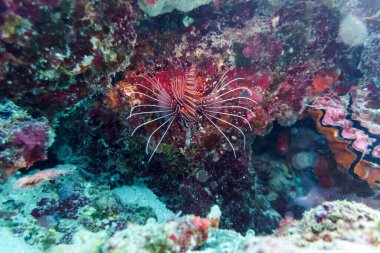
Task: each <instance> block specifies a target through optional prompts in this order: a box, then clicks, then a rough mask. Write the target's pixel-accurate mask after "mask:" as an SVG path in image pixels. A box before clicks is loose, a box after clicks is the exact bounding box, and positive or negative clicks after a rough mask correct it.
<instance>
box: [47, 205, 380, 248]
mask: <svg viewBox="0 0 380 253" xmlns="http://www.w3.org/2000/svg"><path fill="white" fill-rule="evenodd" d="M379 218H380V217H379V213H378V211H375V210H373V209H370V208H368V207H366V206H365V205H362V204H358V203H354V202H347V201H336V202H326V203H324V204H322V205H320V206H318V207H316V208H314V209H312V210H310V211H309V212H307V213H306V214H305V215H304V217H303V218H302V219H301V220H299V221H295V220H292V221H290V222H287V223H284V228H282V229H281V234H277V235H272V236H255V235H254V234H252V233H248V234H247V235H246V236H245V237H243V236H242V235H240V234H239V233H236V232H234V231H230V230H223V229H216V228H211V227H208V222H209V220H207V219H204V218H199V217H197V216H193V215H188V216H184V217H177V218H174V219H171V220H168V221H167V222H165V223H162V224H157V223H155V222H152V221H151V222H148V223H147V224H146V225H144V226H131V227H129V228H127V229H126V230H123V231H120V232H118V233H117V234H115V235H114V236H112V237H110V238H106V236H105V234H103V233H101V232H99V233H96V234H94V233H89V232H86V231H81V232H79V233H77V234H76V236H75V240H74V244H71V245H58V246H56V247H54V248H53V249H52V250H51V251H50V252H52V253H58V252H67V251H71V252H78V253H79V252H98V251H99V250H101V251H102V252H125V251H128V252H141V253H143V252H144V253H148V252H149V253H159V252H163V251H165V252H172V253H179V252H184V251H186V252H198V253H202V252H204V253H206V252H215V253H230V252H237V253H251V252H279V253H289V252H297V253H298V252H300V253H301V252H339V251H341V250H348V252H353V251H351V249H352V250H362V251H365V252H376V251H378V247H379V244H378V240H379V235H378V231H377V228H378V226H379V222H380V219H379ZM84 242H86V243H84ZM354 243H355V244H354Z"/></svg>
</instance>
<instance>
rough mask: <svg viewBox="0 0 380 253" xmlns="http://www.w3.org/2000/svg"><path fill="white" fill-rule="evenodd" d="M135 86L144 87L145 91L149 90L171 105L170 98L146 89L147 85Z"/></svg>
mask: <svg viewBox="0 0 380 253" xmlns="http://www.w3.org/2000/svg"><path fill="white" fill-rule="evenodd" d="M135 86H140V87H143V88H144V89H147V90H149V91H150V92H152V93H153V94H154V95H155V96H156V97H157V98H161V99H163V102H166V103H169V104H170V100H169V98H168V97H164V96H162V95H160V94H158V93H156V92H155V91H154V90H152V89H150V88H148V87H146V86H145V85H142V84H139V83H138V84H136V85H135Z"/></svg>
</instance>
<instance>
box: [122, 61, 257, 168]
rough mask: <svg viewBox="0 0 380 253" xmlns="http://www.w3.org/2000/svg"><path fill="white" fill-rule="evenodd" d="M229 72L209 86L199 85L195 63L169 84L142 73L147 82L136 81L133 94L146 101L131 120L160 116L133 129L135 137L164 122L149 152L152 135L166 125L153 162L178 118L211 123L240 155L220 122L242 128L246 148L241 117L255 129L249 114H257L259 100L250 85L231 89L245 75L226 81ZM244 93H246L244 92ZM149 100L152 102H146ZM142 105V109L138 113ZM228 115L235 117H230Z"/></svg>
mask: <svg viewBox="0 0 380 253" xmlns="http://www.w3.org/2000/svg"><path fill="white" fill-rule="evenodd" d="M227 73H228V71H227V72H225V73H224V74H223V75H222V77H221V78H220V79H219V81H217V82H215V83H214V84H212V85H208V86H207V85H205V87H199V85H198V84H197V82H196V68H195V66H192V67H191V68H190V70H189V71H188V72H186V73H185V74H184V75H180V76H176V77H174V78H172V79H171V80H170V84H169V85H164V84H163V83H162V82H160V80H158V79H157V78H156V77H155V76H153V75H150V76H140V78H142V80H145V82H144V83H143V82H142V83H138V84H136V85H135V90H134V91H133V92H132V93H133V94H134V95H138V96H141V97H142V101H144V103H142V104H138V105H135V106H133V107H132V108H131V111H130V115H129V117H128V119H130V118H132V117H135V116H144V117H145V116H147V115H150V114H153V115H156V116H157V117H156V118H154V119H149V120H147V121H145V122H143V123H141V124H140V125H138V126H137V127H136V128H135V129H134V130H133V131H132V136H133V135H134V134H135V132H136V131H137V130H138V129H140V128H141V127H143V126H146V125H148V124H152V123H156V124H157V122H159V123H160V124H159V125H158V126H157V127H156V128H155V129H154V131H153V132H152V133H151V134H150V136H149V137H148V141H147V143H146V147H145V152H146V153H147V154H149V144H150V142H151V141H152V137H153V136H154V135H155V134H156V133H157V132H158V131H159V130H160V129H162V128H164V127H165V131H164V133H163V134H162V135H161V137H160V139H159V141H158V143H157V144H156V145H155V147H154V149H153V152H152V153H151V155H150V157H149V162H150V160H151V159H152V157H153V155H154V154H155V152H156V151H157V149H158V147H159V146H160V144H161V142H162V141H163V139H164V138H165V136H166V135H167V134H168V132H169V129H170V128H171V127H172V125H173V124H174V122H175V121H177V122H179V123H180V124H181V125H183V126H186V127H188V126H189V125H190V124H192V123H200V124H202V123H204V124H211V125H212V126H213V127H215V128H216V129H217V130H218V132H219V133H220V134H221V135H222V136H223V137H224V138H225V139H226V141H227V142H228V144H229V146H230V147H231V148H232V151H233V153H234V156H235V158H236V152H235V148H234V146H233V145H232V143H231V140H230V138H229V137H227V133H226V132H225V131H223V129H222V127H221V126H220V124H223V125H228V126H230V127H233V128H234V129H236V130H237V131H239V132H240V133H241V135H242V136H243V143H244V144H243V145H244V147H245V142H246V137H245V134H244V131H243V129H242V128H241V127H239V126H238V122H237V120H242V121H244V122H245V123H246V125H247V126H248V127H249V128H250V129H251V130H252V128H251V126H250V124H249V121H248V120H247V119H246V115H247V114H248V113H250V114H252V115H254V112H253V111H252V110H251V108H252V105H253V104H254V103H256V102H255V101H254V100H252V99H251V98H250V96H251V91H250V90H249V89H248V88H247V87H236V88H232V89H228V88H230V87H229V85H230V84H231V83H233V82H237V81H239V80H243V78H235V79H233V80H230V81H228V82H226V79H227ZM241 93H245V94H244V95H241ZM236 94H239V95H236ZM145 101H148V102H147V103H145ZM138 108H139V109H140V110H141V111H139V112H135V111H136V109H138ZM222 117H224V118H222ZM225 117H228V118H229V119H231V120H226V119H225ZM233 119H234V120H233ZM234 121H235V122H234Z"/></svg>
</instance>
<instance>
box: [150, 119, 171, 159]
mask: <svg viewBox="0 0 380 253" xmlns="http://www.w3.org/2000/svg"><path fill="white" fill-rule="evenodd" d="M173 118H175V117H174V116H171V117H170V118H169V119H167V120H166V121H165V122H164V123H162V124H161V125H159V126H158V127H157V128H156V129H155V130H154V131H153V132H152V133H151V134H150V135H149V138H148V141H147V142H146V146H145V153H146V154H148V148H149V143H150V140H151V139H152V137H153V135H154V134H155V133H156V132H157V131H158V130H160V129H161V128H162V127H163V126H165V125H166V123H168V122H169V121H170V120H172V119H173Z"/></svg>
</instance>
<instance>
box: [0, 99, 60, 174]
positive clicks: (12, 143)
mask: <svg viewBox="0 0 380 253" xmlns="http://www.w3.org/2000/svg"><path fill="white" fill-rule="evenodd" d="M0 137H1V138H0V167H1V168H0V169H1V171H0V175H1V181H5V180H7V178H8V177H9V176H10V175H12V174H13V173H15V172H16V171H17V170H19V169H21V168H29V167H31V166H32V165H33V164H34V163H35V162H38V161H43V160H46V159H47V149H48V148H49V147H50V146H51V144H52V143H53V141H54V132H53V130H52V129H51V127H50V125H49V123H48V121H47V119H46V118H39V119H35V118H32V117H31V116H30V115H29V114H28V113H27V112H26V111H24V110H22V109H21V108H20V107H18V106H17V105H15V104H14V103H13V102H12V101H10V100H1V101H0Z"/></svg>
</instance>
